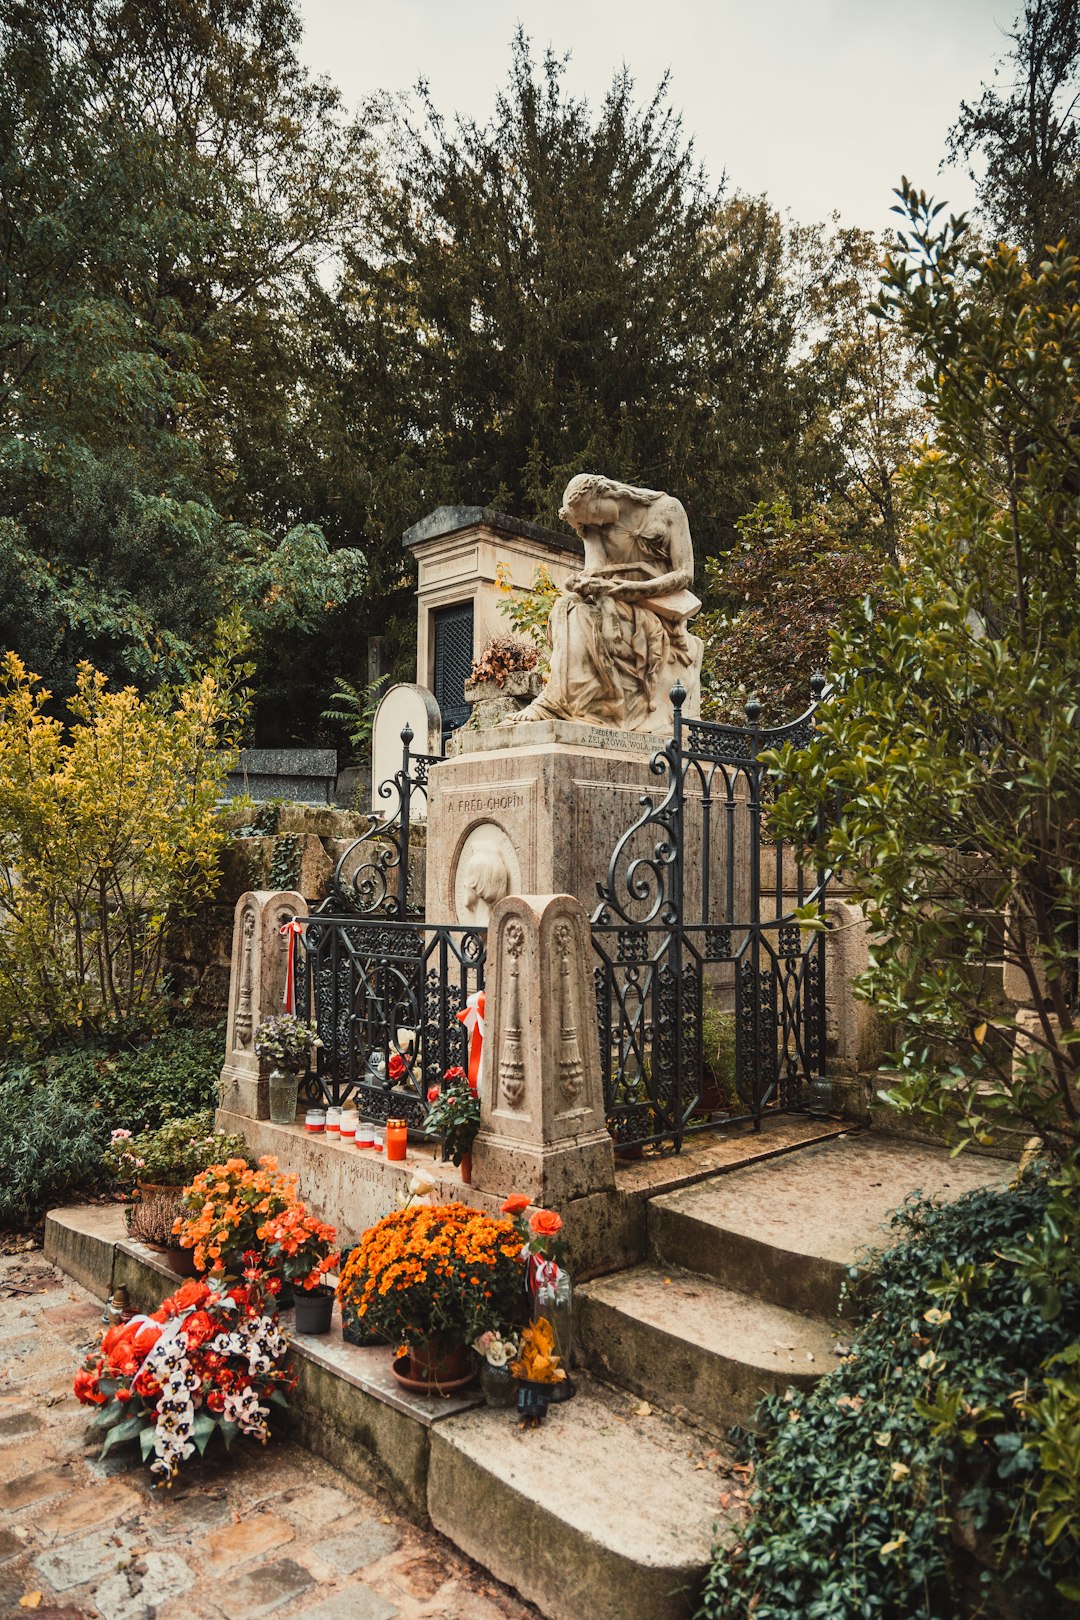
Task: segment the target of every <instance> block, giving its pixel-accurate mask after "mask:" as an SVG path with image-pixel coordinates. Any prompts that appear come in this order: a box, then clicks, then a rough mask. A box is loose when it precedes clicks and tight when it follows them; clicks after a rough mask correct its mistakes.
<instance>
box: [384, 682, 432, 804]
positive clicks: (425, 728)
mask: <svg viewBox="0 0 1080 1620" xmlns="http://www.w3.org/2000/svg"><path fill="white" fill-rule="evenodd" d="M406 726H408V727H409V729H410V731H411V732H412V742H411V743H410V744H409V747H410V750H411V752H412V753H414V754H429V755H432V754H434V755H436V756H437V755H440V754H441V753H442V751H443V750H442V712H441V710H440V708H439V705H438V704H437V703H436V701H435V697H434V694H433V693H432V692H430V691H429V690H428V688H427V687H426V686H420V685H418V684H417V683H415V682H410V681H402V682H399V684H398V685H396V686H391V687H390V688H389V689H388V690H387V691H386V692H384V693H383V695H382V697H381V698H380V700H379V706H378V708H377V709H376V710H375V719H374V721H373V722H372V727H371V809H372V810H373V811H375V812H376V813H377V814H379V815H381V816H384V817H389V816H393V815H395V814H396V812H397V811H398V809H399V802H398V796H397V794H396V793H394V792H391V793H389V794H388V795H385V796H384V795H382V794H381V793H380V791H379V790H380V788H381V787H382V786H383V784H384V783H390V782H393V780H394V778H395V777H396V776H397V774H398V772H399V771H400V770H401V766H402V759H403V750H404V744H403V742H402V740H401V733H402V731H403V730H404V729H405V727H406ZM410 814H411V816H412V819H413V820H415V821H422V820H423V819H424V817H425V816H426V815H427V800H426V798H425V796H424V795H423V794H422V793H416V794H414V795H413V797H412V803H411V806H410Z"/></svg>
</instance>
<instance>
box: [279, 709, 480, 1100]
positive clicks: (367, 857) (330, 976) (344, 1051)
mask: <svg viewBox="0 0 1080 1620" xmlns="http://www.w3.org/2000/svg"><path fill="white" fill-rule="evenodd" d="M412 740H413V733H412V730H411V728H410V727H409V726H406V727H405V729H404V730H403V731H402V733H401V742H402V762H401V769H400V770H399V771H397V772H395V774H394V776H393V777H392V778H391V780H390V781H388V782H383V783H382V785H381V786H380V788H379V796H380V798H382V799H384V800H386V801H387V805H388V808H387V810H386V811H385V812H383V813H381V814H380V813H375V814H373V815H372V816H371V818H370V824H369V825H368V826H367V827H365V829H364V831H363V832H362V833H361V835H360V836H359V837H358V838H356V839H355V840H354V841H353V842H352V843H351V844H350V845H349V846H348V848H347V849H346V850H345V851H344V852H343V854H342V855H341V858H340V859H339V861H338V863H337V866H336V868H335V871H334V876H333V879H332V882H331V890H330V895H329V897H328V898H327V899H326V900H325V901H324V902H323V904H322V905H321V906H320V907H319V908H318V909H317V910H316V911H315V912H314V913H313V914H312V915H311V916H310V917H309V918H308V919H307V920H306V922H305V925H304V932H303V938H302V942H301V956H300V972H299V974H298V978H297V1011H298V1012H299V1013H300V1015H301V1017H305V1018H313V1019H314V1020H315V1022H316V1024H317V1026H318V1031H319V1039H320V1041H321V1043H322V1044H321V1046H320V1047H319V1048H317V1063H316V1068H315V1071H314V1072H313V1073H312V1074H310V1075H309V1076H308V1079H307V1086H306V1092H307V1096H308V1098H309V1100H311V1101H313V1102H314V1101H318V1102H325V1103H328V1104H332V1105H334V1106H340V1105H341V1104H343V1103H346V1102H348V1103H351V1104H353V1105H354V1106H356V1107H357V1108H359V1109H360V1110H361V1111H362V1113H363V1115H364V1117H365V1118H366V1119H370V1120H373V1121H376V1122H379V1121H385V1120H387V1119H389V1118H393V1117H395V1116H396V1117H400V1118H403V1119H405V1120H406V1121H407V1122H408V1125H409V1127H410V1129H412V1130H420V1129H422V1127H423V1124H424V1120H425V1118H426V1115H427V1111H428V1101H427V1094H428V1090H429V1088H430V1087H431V1086H432V1085H437V1084H438V1083H439V1081H440V1080H441V1079H442V1077H443V1075H444V1074H445V1072H446V1070H447V1069H448V1068H450V1067H452V1066H453V1065H454V1064H455V1063H460V1064H461V1065H462V1067H465V1066H466V1064H467V1062H468V1052H467V1041H468V1037H467V1035H466V1032H465V1030H464V1027H463V1026H462V1025H461V1024H460V1023H459V1022H458V1019H457V1014H458V1013H459V1012H461V1011H462V1010H463V1009H464V1007H465V1004H466V1001H467V998H468V997H469V996H470V995H471V994H472V993H473V992H474V991H476V990H482V989H483V986H484V959H485V954H486V949H487V939H486V930H485V929H483V928H466V927H456V926H452V925H447V924H438V925H427V924H425V922H424V920H423V916H422V914H421V912H420V909H419V908H418V907H417V905H416V904H415V902H414V900H413V895H412V890H411V886H410V882H409V848H410V837H411V832H412V825H413V819H414V810H415V800H416V798H417V796H418V795H419V796H422V797H423V798H424V799H425V800H426V798H427V787H428V773H429V771H430V769H431V766H432V765H434V764H435V763H436V762H437V759H438V756H437V755H431V754H414V753H413V752H412V747H411V745H412Z"/></svg>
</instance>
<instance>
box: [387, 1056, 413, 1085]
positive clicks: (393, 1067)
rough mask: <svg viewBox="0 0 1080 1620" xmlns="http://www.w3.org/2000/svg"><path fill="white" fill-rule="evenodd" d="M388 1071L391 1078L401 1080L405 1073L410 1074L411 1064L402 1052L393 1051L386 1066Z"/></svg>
mask: <svg viewBox="0 0 1080 1620" xmlns="http://www.w3.org/2000/svg"><path fill="white" fill-rule="evenodd" d="M386 1072H387V1074H388V1075H389V1076H390V1078H391V1080H400V1079H401V1077H402V1075H403V1074H408V1072H409V1065H408V1064H407V1063H406V1061H405V1059H404V1058H403V1057H402V1055H401V1053H400V1052H392V1053H391V1055H390V1062H389V1063H388V1064H387V1066H386Z"/></svg>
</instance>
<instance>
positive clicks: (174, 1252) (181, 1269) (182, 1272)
mask: <svg viewBox="0 0 1080 1620" xmlns="http://www.w3.org/2000/svg"><path fill="white" fill-rule="evenodd" d="M165 1259H166V1260H167V1261H168V1263H169V1266H170V1268H171V1269H172V1270H173V1271H175V1272H176V1275H177V1276H178V1277H194V1275H195V1250H194V1249H185V1248H183V1247H181V1245H180V1244H179V1243H171V1244H170V1245H169V1247H168V1248H167V1249H166V1250H165Z"/></svg>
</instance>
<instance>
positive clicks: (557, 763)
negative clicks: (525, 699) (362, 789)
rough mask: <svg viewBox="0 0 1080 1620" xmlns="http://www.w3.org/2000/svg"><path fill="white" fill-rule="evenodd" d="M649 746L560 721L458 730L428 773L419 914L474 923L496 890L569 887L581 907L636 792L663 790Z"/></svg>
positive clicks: (590, 902) (633, 807)
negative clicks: (449, 753)
mask: <svg viewBox="0 0 1080 1620" xmlns="http://www.w3.org/2000/svg"><path fill="white" fill-rule="evenodd" d="M657 744H658V739H656V738H655V737H641V736H635V735H634V733H632V732H618V731H611V730H606V729H605V728H602V727H596V726H586V725H580V724H575V723H573V722H569V721H550V720H546V721H527V722H523V723H521V724H518V725H515V726H513V727H512V728H507V729H506V730H503V729H502V728H500V727H495V728H492V729H491V730H489V731H482V732H462V733H459V734H458V736H457V737H455V739H454V744H453V745H452V746H456V747H458V748H459V749H460V750H461V751H459V752H456V753H455V754H454V756H453V757H452V758H450V759H446V760H443V761H442V762H441V763H440V764H439V765H438V766H437V767H436V768H435V769H434V770H433V771H432V772H431V776H430V782H429V788H428V794H429V800H428V846H427V896H428V915H429V916H431V917H432V918H435V919H439V920H446V921H449V922H455V923H458V924H460V925H462V926H470V925H472V926H475V925H482V924H483V923H485V922H486V921H487V918H488V914H489V912H490V910H491V907H492V906H493V905H494V903H495V902H496V901H497V900H500V899H502V897H503V896H504V895H507V894H572V895H574V896H575V897H576V898H577V899H578V900H579V901H580V902H581V904H582V906H583V907H584V908H585V910H586V911H587V912H589V911H591V910H592V908H593V907H594V906H595V905H596V903H597V888H596V886H597V883H598V882H601V881H603V880H604V879H605V878H606V877H607V873H608V866H609V862H610V860H611V855H612V852H613V850H614V848H615V845H616V843H617V842H618V840H619V838H620V836H621V835H622V834H623V833H624V832H625V831H626V829H627V828H628V827H629V826H630V825H631V824H632V822H633V821H634V819H635V817H636V816H637V814H638V812H639V809H640V803H641V798H642V795H643V794H649V793H651V794H653V795H655V796H657V797H659V796H662V794H663V792H664V791H666V787H667V782H666V779H664V778H662V777H660V776H657V775H656V774H655V773H654V772H653V771H652V770H651V768H650V762H651V760H652V758H653V755H654V754H655V752H656V749H657ZM466 749H467V750H468V751H467V752H466V751H464V750H466ZM654 841H655V840H654Z"/></svg>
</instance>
